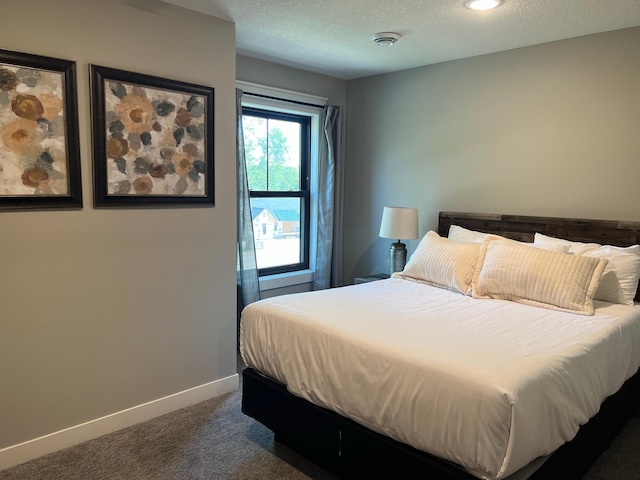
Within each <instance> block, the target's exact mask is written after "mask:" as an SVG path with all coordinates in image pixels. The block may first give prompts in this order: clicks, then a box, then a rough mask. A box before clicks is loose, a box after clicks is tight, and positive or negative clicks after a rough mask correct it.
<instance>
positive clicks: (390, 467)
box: [242, 368, 640, 480]
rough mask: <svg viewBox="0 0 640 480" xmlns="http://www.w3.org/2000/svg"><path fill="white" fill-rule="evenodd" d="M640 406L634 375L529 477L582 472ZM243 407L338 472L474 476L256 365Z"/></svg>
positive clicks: (545, 479)
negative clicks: (298, 392) (322, 403)
mask: <svg viewBox="0 0 640 480" xmlns="http://www.w3.org/2000/svg"><path fill="white" fill-rule="evenodd" d="M639 405H640V373H636V374H635V375H634V376H633V377H632V378H630V379H629V380H628V381H627V382H626V383H625V384H624V385H623V387H622V388H621V389H620V390H619V391H618V392H617V393H616V394H615V395H613V396H611V397H610V398H608V399H607V400H606V401H605V402H604V403H603V404H602V406H601V408H600V412H599V413H598V414H597V415H596V416H594V417H593V418H592V419H591V420H590V421H589V423H587V424H586V425H583V426H582V427H581V428H580V430H579V431H578V434H577V435H576V437H575V438H574V439H573V440H571V441H570V442H568V443H566V444H564V445H563V446H562V447H560V448H559V449H558V450H557V451H556V452H555V453H554V454H553V455H551V456H550V457H549V459H547V461H546V462H545V463H543V464H542V466H541V467H540V468H538V469H537V470H536V471H535V472H534V473H533V474H532V475H531V476H530V477H529V480H553V479H558V480H572V479H575V480H578V479H580V478H582V476H583V475H584V474H585V473H586V472H587V471H588V470H589V468H590V467H591V465H593V463H594V462H595V461H596V460H597V458H598V457H599V456H600V454H601V453H602V452H603V451H604V450H606V449H607V448H608V447H609V445H610V442H611V440H613V438H614V437H615V436H616V434H617V433H618V432H619V431H620V430H621V429H622V427H623V426H624V425H625V424H626V422H627V421H628V420H629V419H630V418H631V416H632V415H633V413H634V412H635V411H636V409H637V408H638V406H639ZM242 412H243V413H244V414H246V415H248V416H250V417H252V418H254V419H256V420H257V421H258V422H260V423H262V424H263V425H265V426H266V427H267V428H269V429H270V430H272V431H273V432H274V433H275V439H276V441H278V442H280V443H283V444H285V445H287V446H288V447H290V448H292V449H293V450H295V451H297V452H299V453H300V454H302V455H304V456H305V457H307V458H309V459H310V460H311V461H313V462H315V463H317V464H318V465H320V466H322V467H323V468H325V469H326V470H328V471H329V472H331V473H333V474H334V475H336V476H338V477H340V478H354V479H356V478H358V479H362V478H367V479H389V478H407V479H409V478H424V479H430V480H431V479H433V480H440V479H443V480H444V479H446V480H477V478H476V477H474V476H473V475H471V474H469V473H467V472H466V471H464V470H461V469H460V468H459V467H457V466H454V465H453V464H452V463H450V462H447V461H445V460H442V459H440V458H438V457H435V456H433V455H430V454H428V453H425V452H421V451H419V450H417V449H415V448H412V447H411V446H408V445H405V444H403V443H400V442H397V441H395V440H393V439H391V438H389V437H386V436H384V435H381V434H379V433H376V432H373V431H371V430H369V429H367V428H365V427H363V426H362V425H359V424H357V423H355V422H354V421H352V420H349V419H348V418H345V417H342V416H341V415H338V414H337V413H335V412H332V411H330V410H327V409H324V408H321V407H318V406H316V405H313V404H312V403H310V402H308V401H306V400H304V399H302V398H300V397H297V396H295V395H293V394H291V393H289V392H288V391H287V389H286V388H285V387H284V386H283V385H281V384H280V383H277V382H275V381H273V380H271V379H269V378H267V377H265V376H264V375H262V374H260V373H258V372H257V371H255V370H254V369H252V368H246V369H245V370H244V371H243V372H242ZM417 472H419V475H417V476H416V473H417Z"/></svg>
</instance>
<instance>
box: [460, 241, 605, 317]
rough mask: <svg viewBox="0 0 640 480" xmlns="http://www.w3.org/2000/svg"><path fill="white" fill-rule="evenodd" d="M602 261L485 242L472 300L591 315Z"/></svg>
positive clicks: (474, 279)
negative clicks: (488, 299)
mask: <svg viewBox="0 0 640 480" xmlns="http://www.w3.org/2000/svg"><path fill="white" fill-rule="evenodd" d="M606 264H607V260H606V259H602V258H593V257H586V256H580V255H567V254H564V253H558V252H552V251H547V250H541V249H538V248H532V247H530V246H528V245H525V244H522V243H519V242H512V241H505V240H501V239H495V238H491V237H488V238H487V239H486V240H485V241H484V242H483V243H482V244H481V246H480V252H479V254H478V265H477V266H476V270H475V273H474V276H473V282H472V291H473V297H474V298H498V299H502V300H512V301H514V302H519V303H524V304H527V305H534V306H538V307H544V308H549V309H552V310H561V311H566V312H573V313H579V314H582V315H593V314H594V311H595V310H594V307H593V297H594V295H595V292H596V291H597V288H598V285H599V284H600V278H601V277H602V272H603V271H604V268H605V266H606Z"/></svg>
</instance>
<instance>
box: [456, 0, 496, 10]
mask: <svg viewBox="0 0 640 480" xmlns="http://www.w3.org/2000/svg"><path fill="white" fill-rule="evenodd" d="M500 5H502V0H467V1H466V2H464V6H465V7H467V8H470V9H471V10H491V9H492V8H496V7H499V6H500Z"/></svg>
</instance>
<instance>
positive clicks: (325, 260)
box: [314, 105, 344, 290]
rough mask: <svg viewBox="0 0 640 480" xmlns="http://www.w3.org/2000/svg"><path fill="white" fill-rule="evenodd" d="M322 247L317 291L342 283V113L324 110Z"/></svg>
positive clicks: (320, 196)
mask: <svg viewBox="0 0 640 480" xmlns="http://www.w3.org/2000/svg"><path fill="white" fill-rule="evenodd" d="M318 167H319V168H318V246H317V254H316V272H315V281H314V289H315V290H322V289H325V288H329V287H336V286H339V285H341V283H342V201H343V196H344V187H343V172H344V165H343V162H342V111H341V109H340V107H336V106H333V105H328V106H326V107H324V112H323V129H322V138H321V141H320V152H319V158H318Z"/></svg>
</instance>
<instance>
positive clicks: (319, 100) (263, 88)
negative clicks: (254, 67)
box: [236, 80, 329, 107]
mask: <svg viewBox="0 0 640 480" xmlns="http://www.w3.org/2000/svg"><path fill="white" fill-rule="evenodd" d="M236 87H238V88H239V89H240V90H242V92H243V93H246V94H248V95H251V94H252V93H254V94H256V95H266V96H267V97H273V98H279V99H282V100H290V101H293V102H302V103H309V104H311V105H318V106H320V107H324V106H325V105H326V104H327V102H328V101H329V99H328V98H325V97H320V96H318V95H310V94H308V93H300V92H294V91H292V90H284V89H282V88H276V87H269V86H267V85H259V84H257V83H251V82H243V81H242V80H236Z"/></svg>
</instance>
